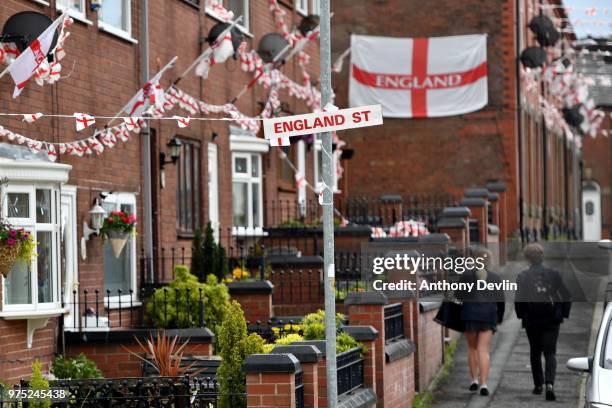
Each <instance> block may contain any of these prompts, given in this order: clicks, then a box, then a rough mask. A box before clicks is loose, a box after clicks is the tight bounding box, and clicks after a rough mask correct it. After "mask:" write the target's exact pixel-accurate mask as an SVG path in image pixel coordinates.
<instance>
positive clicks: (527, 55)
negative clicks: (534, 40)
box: [521, 47, 546, 68]
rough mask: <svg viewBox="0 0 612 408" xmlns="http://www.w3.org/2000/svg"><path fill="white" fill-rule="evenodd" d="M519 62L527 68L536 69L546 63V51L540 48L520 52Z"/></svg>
mask: <svg viewBox="0 0 612 408" xmlns="http://www.w3.org/2000/svg"><path fill="white" fill-rule="evenodd" d="M521 62H522V63H523V65H524V66H525V67H527V68H538V67H541V66H542V65H544V64H545V63H546V50H544V48H542V47H528V48H525V49H524V50H523V52H521Z"/></svg>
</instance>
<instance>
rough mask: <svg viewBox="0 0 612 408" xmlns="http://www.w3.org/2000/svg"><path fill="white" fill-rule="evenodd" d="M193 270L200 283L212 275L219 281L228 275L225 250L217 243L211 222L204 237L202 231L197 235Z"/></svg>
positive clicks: (194, 245)
mask: <svg viewBox="0 0 612 408" xmlns="http://www.w3.org/2000/svg"><path fill="white" fill-rule="evenodd" d="M191 270H192V272H193V274H194V275H195V276H197V277H198V279H199V280H200V282H205V281H206V280H207V276H208V275H210V274H213V275H215V276H216V277H217V279H218V280H222V279H223V278H224V277H225V276H226V275H227V273H228V270H229V267H228V264H227V256H226V253H225V248H223V246H222V245H221V244H217V243H216V242H215V237H214V232H213V229H212V227H211V225H210V222H209V223H208V224H206V232H205V234H204V237H202V232H201V231H200V230H197V231H196V233H195V237H194V239H193V254H192V259H191Z"/></svg>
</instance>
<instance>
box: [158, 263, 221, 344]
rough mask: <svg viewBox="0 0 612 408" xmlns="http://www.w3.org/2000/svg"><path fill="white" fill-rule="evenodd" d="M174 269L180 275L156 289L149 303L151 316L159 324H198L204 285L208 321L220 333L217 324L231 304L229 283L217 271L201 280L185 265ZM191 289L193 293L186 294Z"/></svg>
mask: <svg viewBox="0 0 612 408" xmlns="http://www.w3.org/2000/svg"><path fill="white" fill-rule="evenodd" d="M174 273H175V276H176V278H175V279H174V280H173V281H172V282H170V283H169V284H168V285H167V286H164V287H162V288H159V289H157V290H155V292H154V294H153V297H152V299H151V301H150V302H149V303H148V304H147V316H148V318H149V320H150V321H151V322H152V323H153V324H154V325H155V327H158V328H173V327H196V326H198V325H199V323H200V289H201V290H202V303H203V304H204V305H203V312H204V313H203V316H204V324H206V326H207V327H208V328H209V329H211V330H212V331H213V332H215V333H217V328H218V326H219V325H220V324H221V322H222V321H223V319H224V317H225V315H226V312H227V308H228V306H229V292H228V290H227V287H226V286H225V285H223V284H220V283H219V282H218V281H217V278H216V277H215V276H214V275H208V277H207V278H206V282H205V283H200V282H199V281H198V278H197V277H196V276H194V275H192V274H191V273H189V269H188V268H187V267H186V266H183V265H178V266H176V267H175V268H174ZM187 290H189V297H187V296H186V294H187ZM177 294H178V313H177ZM164 305H165V306H164Z"/></svg>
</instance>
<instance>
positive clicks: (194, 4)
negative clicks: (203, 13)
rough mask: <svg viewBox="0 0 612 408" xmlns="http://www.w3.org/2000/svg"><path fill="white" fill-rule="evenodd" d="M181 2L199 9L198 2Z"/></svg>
mask: <svg viewBox="0 0 612 408" xmlns="http://www.w3.org/2000/svg"><path fill="white" fill-rule="evenodd" d="M182 2H183V3H185V4H187V5H188V6H191V7H193V8H194V9H196V10H199V9H200V4H198V3H196V2H194V1H191V0H182Z"/></svg>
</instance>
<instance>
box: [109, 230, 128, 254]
mask: <svg viewBox="0 0 612 408" xmlns="http://www.w3.org/2000/svg"><path fill="white" fill-rule="evenodd" d="M107 235H108V242H109V243H110V245H111V248H112V249H113V254H114V255H115V258H119V257H120V256H121V253H122V252H123V248H125V244H126V243H127V241H128V239H129V237H130V234H129V233H127V232H121V231H109V232H108V234H107Z"/></svg>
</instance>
